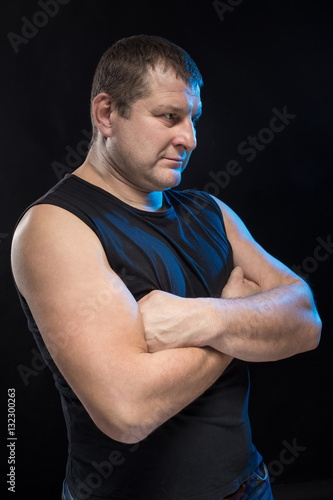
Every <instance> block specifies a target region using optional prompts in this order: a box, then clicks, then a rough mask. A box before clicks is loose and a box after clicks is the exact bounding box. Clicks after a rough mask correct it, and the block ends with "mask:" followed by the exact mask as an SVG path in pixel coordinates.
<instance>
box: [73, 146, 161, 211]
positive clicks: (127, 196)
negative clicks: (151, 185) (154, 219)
mask: <svg viewBox="0 0 333 500" xmlns="http://www.w3.org/2000/svg"><path fill="white" fill-rule="evenodd" d="M105 163H107V162H106V160H105V159H102V160H100V159H99V157H98V155H97V154H96V153H95V152H94V149H93V148H92V149H91V150H90V151H89V153H88V155H87V158H86V160H85V162H84V163H83V164H82V165H81V166H80V167H79V168H78V169H76V170H75V171H74V172H73V174H74V175H76V176H77V177H80V178H81V179H83V180H85V181H87V182H90V183H91V184H94V185H95V186H98V187H100V188H101V189H104V190H105V191H107V192H109V193H111V194H112V195H113V196H115V197H116V198H118V199H119V200H121V201H123V202H124V203H126V204H127V205H130V206H132V207H134V208H138V209H140V210H145V211H147V212H158V211H163V201H164V199H163V193H162V192H161V191H152V192H145V191H142V190H140V189H138V188H137V187H136V186H134V185H132V184H131V183H130V182H127V181H125V180H123V179H120V178H119V176H117V175H116V172H114V170H113V169H112V168H110V165H105Z"/></svg>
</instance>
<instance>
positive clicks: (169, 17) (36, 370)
mask: <svg viewBox="0 0 333 500" xmlns="http://www.w3.org/2000/svg"><path fill="white" fill-rule="evenodd" d="M54 1H55V0H54ZM42 3H43V2H42ZM45 3H46V2H45ZM220 4H222V2H220ZM224 4H225V5H229V8H228V10H226V11H225V13H223V12H222V10H223V9H222V7H221V6H220V9H217V8H216V7H215V6H214V3H213V2H211V1H206V0H197V1H196V2H193V1H178V2H177V1H175V0H172V1H168V2H166V1H164V2H153V1H148V2H140V1H122V0H121V1H119V0H118V1H117V0H116V1H106V0H94V1H79V0H70V1H68V2H67V4H63V5H59V9H58V12H57V13H56V15H53V17H52V16H51V15H48V16H47V15H45V14H44V16H40V15H38V14H36V13H38V12H43V9H42V8H41V5H40V4H38V2H37V1H30V0H29V1H18V0H13V1H9V0H7V1H3V2H2V3H1V7H0V16H1V42H0V43H1V78H0V81H1V93H0V96H1V112H0V120H1V167H0V203H1V207H0V214H1V219H0V259H1V270H0V272H1V274H0V276H1V278H0V279H1V281H0V287H1V337H0V338H1V340H0V341H1V353H2V357H1V370H2V374H3V376H2V383H1V398H2V404H3V407H2V408H3V409H4V411H2V415H3V416H4V417H5V418H3V419H2V420H1V422H2V424H1V435H2V436H3V437H2V445H1V447H2V450H1V451H2V452H3V451H4V455H5V457H4V458H5V462H4V463H3V465H2V466H1V475H2V476H3V477H4V476H5V474H7V473H8V465H7V463H6V461H7V452H6V438H7V425H6V420H5V419H6V414H7V412H6V408H5V407H6V402H7V389H8V388H10V387H13V388H15V389H16V415H17V437H18V439H17V443H16V495H15V496H13V498H17V499H19V500H21V499H24V500H25V499H26V498H34V500H39V499H43V500H52V499H59V498H60V490H61V483H62V480H63V476H64V471H65V460H66V434H65V428H64V423H63V420H62V414H61V408H60V403H59V400H58V395H57V391H56V390H55V389H54V387H53V381H52V377H51V375H50V373H49V372H48V371H47V369H43V365H42V364H41V362H40V361H38V359H37V358H36V357H35V352H34V351H33V349H34V348H35V345H34V342H33V340H32V337H31V335H30V333H29V332H28V330H27V327H26V323H25V319H24V317H23V313H22V312H21V309H20V306H19V303H18V299H17V296H16V292H15V289H14V286H13V282H12V277H11V271H10V262H9V255H10V244H11V237H12V232H13V228H14V225H15V222H16V220H17V218H18V217H19V215H20V213H21V212H22V211H23V210H24V208H25V207H26V206H27V205H28V204H29V203H31V202H32V201H34V200H35V199H36V198H38V197H39V196H41V195H42V194H44V192H46V191H47V190H48V189H49V188H50V187H51V186H52V185H53V184H55V183H56V182H57V181H58V179H59V178H60V175H61V174H63V173H65V172H66V171H70V170H71V169H72V168H74V167H75V166H77V165H78V164H79V163H80V162H81V161H82V159H83V156H84V153H85V151H86V146H87V141H88V139H87V136H88V135H89V131H90V130H91V125H90V116H89V94H90V86H91V81H92V76H93V72H94V69H95V67H96V64H97V62H98V59H99V58H100V56H101V55H102V53H103V52H104V50H105V49H106V48H107V47H108V46H109V45H111V43H113V42H114V41H115V40H117V39H118V38H121V37H124V36H130V35H133V34H140V33H146V34H152V35H161V36H164V37H166V38H168V39H170V40H172V41H174V42H175V43H177V44H179V45H181V46H182V47H183V48H185V50H187V51H188V52H189V53H190V55H191V56H192V57H193V58H194V60H195V61H196V62H197V64H198V66H199V68H200V70H201V72H202V74H203V77H204V81H205V86H204V88H203V91H202V100H203V110H204V112H203V116H202V118H201V119H200V122H199V124H198V148H197V150H196V151H195V152H194V154H193V156H192V159H191V162H190V165H189V167H188V170H187V171H186V174H185V175H184V180H183V183H182V186H181V187H183V188H187V187H196V188H199V189H207V190H208V191H209V190H211V191H210V192H212V193H213V194H216V195H217V196H218V197H220V198H221V199H222V200H223V201H225V202H226V203H227V204H229V205H230V206H231V207H232V208H233V209H234V210H235V211H236V212H237V213H238V214H239V215H240V216H241V217H242V219H243V220H244V221H245V223H246V224H247V226H248V228H249V229H250V230H251V232H252V234H253V235H254V237H255V238H256V239H257V240H258V241H259V242H260V243H261V244H262V246H264V248H266V249H267V250H268V251H269V252H270V253H272V254H273V255H274V256H276V257H277V258H278V259H280V260H281V261H283V262H284V263H285V264H287V265H288V266H290V267H293V268H295V266H298V271H299V272H302V273H303V274H306V275H307V279H308V281H309V283H310V285H311V286H312V288H313V291H314V294H315V297H316V301H317V304H318V308H319V312H320V314H321V317H322V320H323V335H322V340H321V344H320V346H319V347H318V348H317V349H316V350H315V351H312V352H309V353H306V354H301V355H298V356H295V357H293V358H290V359H287V360H283V361H279V362H276V363H260V364H252V365H251V366H250V369H251V374H252V396H251V400H250V411H251V418H252V428H253V437H254V441H255V443H256V444H257V446H258V448H259V450H260V451H261V453H262V454H263V455H264V457H265V460H266V463H267V464H268V465H269V468H270V471H271V473H272V479H273V485H274V486H275V485H279V484H282V483H286V484H287V483H301V482H309V481H310V482H311V481H319V480H328V479H332V466H333V463H332V462H333V460H332V444H333V443H332V430H331V427H332V416H333V414H332V413H333V412H332V406H331V405H330V399H331V395H332V388H331V383H332V359H331V358H332V347H333V343H332V338H331V330H332V317H331V310H332V306H331V300H332V292H331V284H330V286H329V283H330V281H331V278H332V264H333V256H332V254H333V248H331V247H330V246H329V242H330V241H331V239H332V237H333V228H332V196H331V193H332V181H331V169H332V147H333V146H332V140H331V137H332V132H333V126H332V111H333V100H332V86H333V85H332V84H333V78H332V26H331V17H330V14H329V2H318V3H316V2H314V1H286V0H282V1H269V0H258V1H255V0H243V1H241V0H240V1H238V2H237V1H235V0H233V1H232V0H230V1H229V3H228V2H227V1H225V2H224ZM236 4H237V5H236ZM218 10H219V12H218ZM45 16H46V17H45ZM24 18H25V19H27V20H28V21H32V22H34V23H35V24H39V26H40V27H38V28H37V29H36V28H31V27H30V31H29V29H28V31H22V30H24V25H25V24H26V20H25V19H24ZM9 33H12V34H15V35H10V36H9V37H8V34H9ZM27 34H28V35H29V38H27V37H25V42H26V43H24V42H23V41H22V39H20V42H18V40H19V39H18V38H15V40H16V41H15V42H14V41H13V40H14V38H13V37H15V36H17V35H19V36H21V37H23V36H25V35H27ZM284 108H285V109H286V110H287V112H288V114H292V115H296V116H295V117H294V118H293V119H290V120H289V121H290V123H289V124H287V125H286V126H285V128H284V130H283V131H281V132H275V133H274V137H272V135H270V136H268V135H267V131H266V135H265V132H262V129H263V128H266V127H268V126H269V123H270V120H271V118H272V117H273V114H274V111H273V110H274V109H277V110H278V111H280V112H282V111H283V109H284ZM279 123H281V122H279ZM258 134H259V137H262V138H263V139H264V140H265V138H266V139H267V138H268V139H269V140H268V141H266V144H265V145H264V146H265V147H264V148H262V150H261V151H256V155H255V158H254V159H253V160H252V161H248V160H249V159H250V155H249V153H248V154H245V153H244V150H243V153H242V152H241V151H242V150H240V151H239V150H238V147H239V145H240V144H241V143H242V142H243V141H246V142H247V141H248V137H249V136H258ZM73 151H76V154H74V153H73ZM77 151H78V152H77ZM230 160H235V161H237V162H238V163H239V167H240V170H241V171H240V172H239V173H238V174H237V175H233V176H231V177H230V179H229V180H227V181H226V180H225V179H226V177H225V176H224V174H222V171H225V170H226V165H227V163H228V162H229V161H230ZM211 172H215V174H216V175H218V176H219V177H220V178H223V179H224V181H225V182H224V184H223V187H222V186H221V185H220V186H218V185H217V184H215V187H212V185H211V184H210V185H208V183H211V182H213V181H212V176H211ZM212 189H214V192H213V191H212ZM323 242H328V243H327V245H326V248H325V246H324V247H323ZM318 245H319V246H321V250H320V252H319V253H317V252H316V251H315V250H316V249H317V250H318ZM318 256H319V257H318ZM27 369H28V370H31V372H27V371H26V370H27ZM22 370H25V379H24V377H23V376H22V373H23V372H22ZM295 445H296V451H295ZM292 446H294V456H293V455H292V453H291V452H290V451H289V452H287V451H286V450H287V449H288V447H289V448H290V447H292ZM297 450H298V451H297ZM293 458H294V460H292V459H293ZM287 462H288V463H287ZM6 480H7V478H6ZM1 481H2V483H4V479H2V480H1ZM327 488H328V487H327ZM33 491H34V492H35V493H34V495H32V494H31V493H32V492H33ZM326 493H327V494H328V496H327V497H325V498H331V499H333V491H332V490H330V491H328V489H327V491H326ZM6 495H8V498H11V497H12V495H13V494H11V493H9V492H8V491H7V490H6V489H5V498H7V496H6ZM294 498H295V499H296V496H295V497H294ZM297 498H298V497H297ZM304 498H310V497H304ZM311 498H312V497H311ZM157 500H158V499H157ZM312 500H318V499H317V498H316V497H313V498H312Z"/></svg>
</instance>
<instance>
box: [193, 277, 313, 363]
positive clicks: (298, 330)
mask: <svg viewBox="0 0 333 500" xmlns="http://www.w3.org/2000/svg"><path fill="white" fill-rule="evenodd" d="M199 300H200V301H201V302H200V304H201V312H200V314H202V315H203V316H204V317H207V318H209V324H208V323H207V327H206V330H205V334H203V332H202V333H201V336H202V337H204V338H202V340H201V341H200V342H199V345H210V346H211V347H213V348H215V349H218V350H220V351H222V352H225V353H227V354H229V355H230V356H233V357H235V358H238V359H242V360H245V361H274V360H277V359H282V358H286V357H289V356H292V355H294V354H297V353H300V352H304V351H307V350H311V349H314V348H315V347H316V346H317V344H318V340H319V334H320V326H321V323H320V319H319V317H318V314H317V311H316V309H315V307H314V304H313V300H312V296H311V294H310V292H308V291H307V289H306V286H303V285H300V284H297V283H295V284H289V285H284V286H279V287H276V288H273V289H271V290H268V291H265V292H261V293H257V294H255V295H251V296H248V297H241V298H234V299H223V298H222V299H199Z"/></svg>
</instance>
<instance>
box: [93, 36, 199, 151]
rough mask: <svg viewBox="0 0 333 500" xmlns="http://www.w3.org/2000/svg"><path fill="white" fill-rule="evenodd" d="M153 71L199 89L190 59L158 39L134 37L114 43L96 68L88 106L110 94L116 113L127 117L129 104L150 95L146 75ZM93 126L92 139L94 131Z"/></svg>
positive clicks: (196, 71) (194, 66)
mask: <svg viewBox="0 0 333 500" xmlns="http://www.w3.org/2000/svg"><path fill="white" fill-rule="evenodd" d="M156 68H158V69H161V70H162V71H163V72H166V73H167V72H170V71H172V72H173V73H174V74H175V75H176V77H177V78H180V79H182V80H183V81H184V82H185V83H186V84H187V85H189V86H191V87H194V88H195V87H198V88H200V87H201V86H202V84H203V82H202V77H201V74H200V72H199V70H198V68H197V66H196V64H195V63H194V61H193V60H192V59H191V57H190V56H189V55H188V54H187V53H186V52H185V51H184V50H183V49H182V48H181V47H179V46H177V45H175V44H174V43H172V42H170V41H168V40H166V39H164V38H161V37H157V36H148V35H137V36H132V37H129V38H124V39H122V40H119V41H118V42H116V43H114V44H113V45H112V46H111V47H110V48H109V49H107V50H106V52H105V53H104V54H103V56H102V58H101V60H100V61H99V63H98V66H97V68H96V72H95V76H94V80H93V85H92V91H91V104H92V103H93V100H94V98H95V97H96V96H97V95H98V94H100V93H103V92H104V93H107V94H109V95H110V96H111V97H112V99H113V102H114V103H115V106H116V107H117V110H118V113H119V114H120V115H121V116H123V117H124V118H127V117H129V116H130V111H131V105H132V104H133V103H134V102H135V101H137V100H138V99H142V98H144V97H146V96H147V95H149V92H150V88H149V78H148V77H149V74H150V72H151V71H152V70H155V69H156ZM92 125H93V139H92V142H94V141H95V139H96V137H97V128H96V126H95V124H94V120H93V118H92Z"/></svg>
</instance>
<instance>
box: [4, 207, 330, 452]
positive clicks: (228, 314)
mask: <svg viewBox="0 0 333 500" xmlns="http://www.w3.org/2000/svg"><path fill="white" fill-rule="evenodd" d="M219 203H220V202H219ZM221 208H222V210H223V213H224V216H225V222H226V228H227V233H228V238H229V240H230V242H231V244H232V246H233V251H234V260H235V265H236V266H237V267H236V269H235V270H234V271H233V273H232V275H231V278H230V280H229V282H228V283H227V285H226V287H225V288H224V290H223V293H222V298H221V299H206V298H198V299H183V298H179V297H176V296H173V295H171V294H166V293H165V292H157V291H155V292H152V293H151V294H149V295H148V296H146V297H144V298H143V299H141V301H140V302H139V304H138V303H137V302H136V301H135V299H134V298H133V296H132V295H131V294H130V292H129V291H128V289H127V288H126V286H125V285H124V283H123V282H122V281H121V279H120V278H119V277H118V276H117V275H116V274H115V273H114V272H113V270H112V269H111V268H110V265H109V263H108V262H107V260H106V256H105V254H104V251H103V248H102V246H101V243H100V241H99V240H98V238H97V236H96V235H95V234H94V233H93V232H92V231H91V230H90V229H89V228H88V226H86V225H85V224H84V223H83V222H82V221H80V220H79V219H78V218H77V217H75V216H74V215H72V214H71V213H69V212H67V211H65V210H63V209H61V208H58V207H54V206H51V205H39V206H35V207H33V208H32V209H30V210H29V211H28V212H27V214H26V215H25V217H24V218H23V219H22V221H21V222H20V224H19V226H18V228H17V230H16V232H15V235H14V239H13V249H12V268H13V273H14V278H15V281H16V284H17V286H18V288H19V290H20V292H21V293H22V295H23V296H24V297H25V299H26V300H27V302H28V305H29V307H30V309H31V312H32V314H33V316H34V319H35V321H36V323H37V325H38V327H39V329H40V332H41V334H42V336H43V339H44V341H45V344H46V346H47V347H48V349H49V352H50V354H51V356H52V357H53V359H54V361H55V363H56V364H57V366H58V368H59V370H60V371H61V373H62V374H63V376H64V378H65V379H66V380H67V382H68V384H69V385H70V386H71V387H72V389H73V391H74V392H75V393H76V395H77V396H78V398H79V399H80V401H81V402H82V404H83V405H84V406H85V408H86V410H87V411H88V413H89V414H90V416H91V418H92V420H93V421H94V422H95V424H96V425H97V426H98V427H99V428H100V430H101V431H102V432H104V433H105V434H107V435H108V436H110V437H111V438H113V439H116V440H118V441H122V442H126V443H134V442H138V441H140V440H142V439H144V438H145V437H146V436H147V435H148V434H150V433H151V432H152V431H153V430H154V429H156V428H157V427H158V426H160V425H161V424H162V423H163V422H165V421H166V420H168V419H169V418H171V417H172V416H173V415H175V414H176V413H178V412H179V411H181V410H182V409H183V408H184V407H185V406H187V405H188V404H189V403H191V402H192V401H193V400H194V399H196V398H197V397H198V396H199V395H200V394H202V393H203V392H204V391H205V390H206V389H207V388H208V387H210V386H211V385H212V384H213V383H214V381H215V380H216V379H217V378H218V377H219V376H220V375H221V374H222V373H223V371H224V370H225V369H226V367H227V366H228V365H229V364H230V362H231V361H232V359H233V358H234V357H237V358H240V359H244V360H251V361H263V360H268V359H270V360H272V359H279V358H283V357H287V356H291V355H293V354H296V353H298V352H302V351H306V350H310V349H313V348H315V347H316V345H317V344H318V340H319V335H320V328H321V323H320V319H319V317H318V314H317V312H316V309H315V306H314V303H313V298H312V295H311V292H310V290H309V288H308V287H307V285H306V284H305V283H304V282H303V281H302V280H300V279H299V278H298V277H297V276H296V275H294V274H293V273H292V272H291V271H289V270H288V269H287V268H285V267H284V266H283V265H282V264H280V263H279V262H277V261H276V260H275V259H273V258H272V257H270V256H269V255H267V254H266V252H264V251H263V250H262V249H261V248H260V247H259V246H258V245H257V244H256V243H255V242H254V241H253V239H252V238H251V236H250V235H249V233H248V232H247V230H246V228H245V227H244V226H243V224H242V223H241V221H239V219H238V218H237V217H236V216H235V214H233V212H232V211H230V209H228V208H227V207H225V206H224V205H222V204H221ZM82 242H84V245H83V244H82ZM243 273H244V275H245V276H246V278H243ZM179 339H181V340H179Z"/></svg>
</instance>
